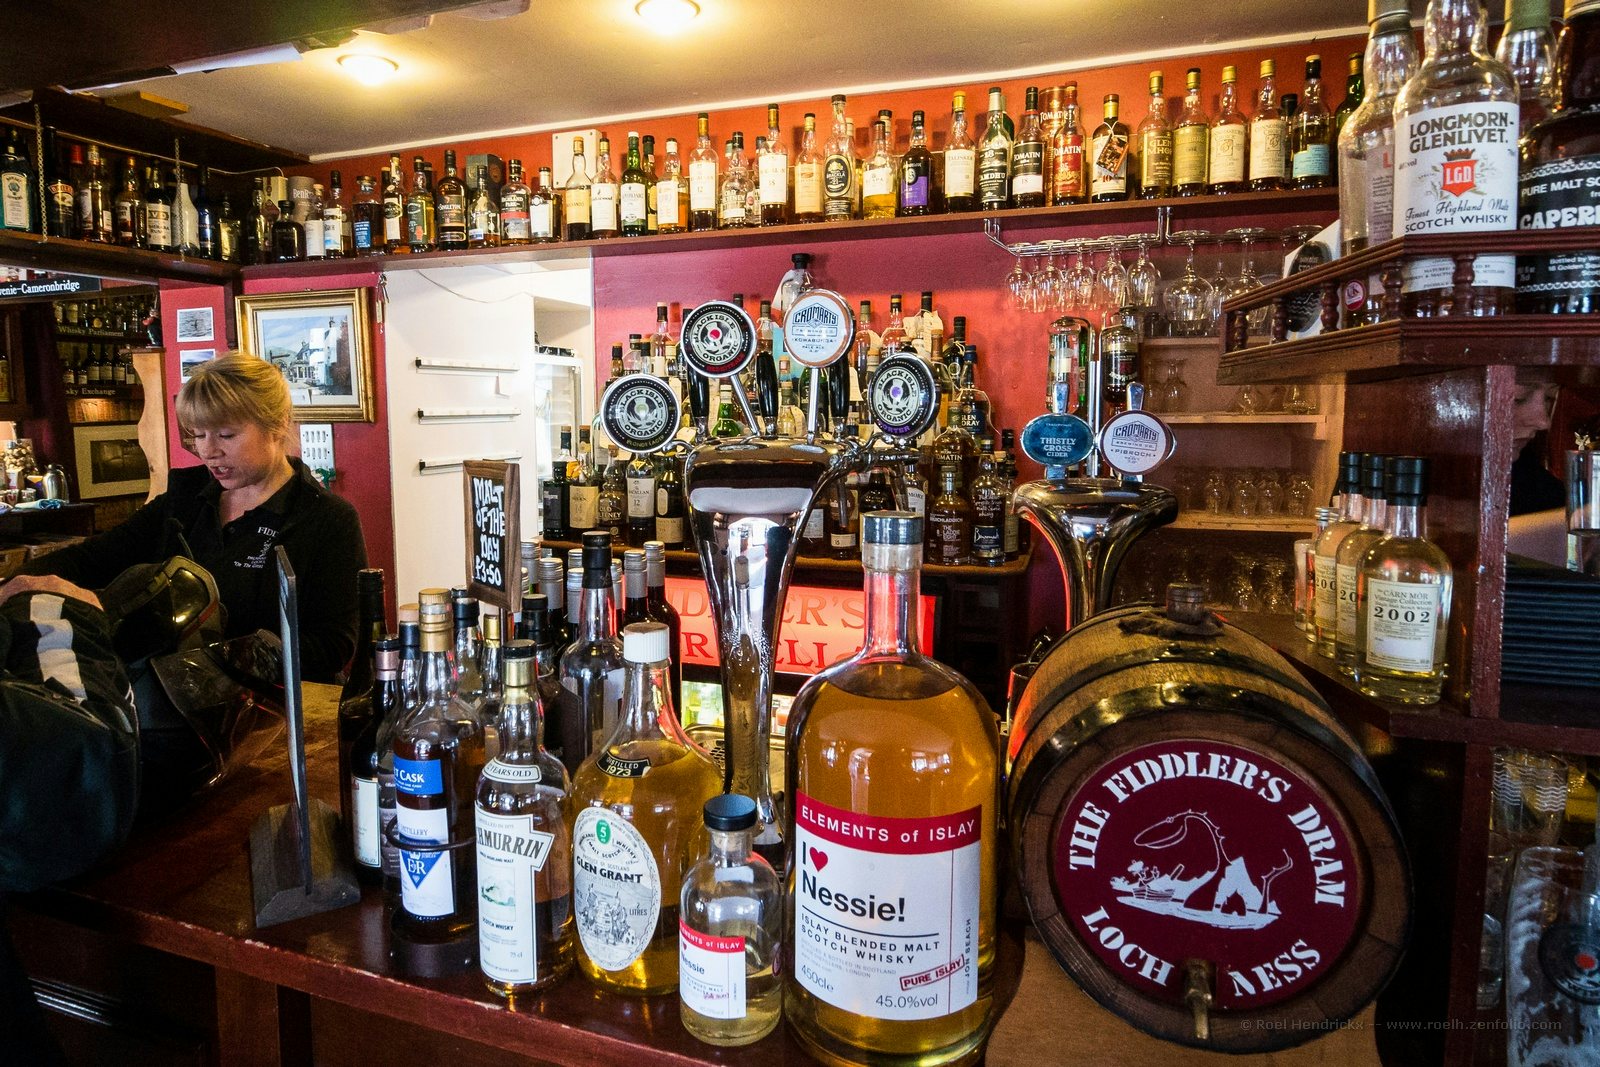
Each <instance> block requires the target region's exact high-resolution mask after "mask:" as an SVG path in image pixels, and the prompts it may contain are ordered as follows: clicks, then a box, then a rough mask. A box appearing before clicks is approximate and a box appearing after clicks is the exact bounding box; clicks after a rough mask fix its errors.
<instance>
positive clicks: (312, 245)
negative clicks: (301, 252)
mask: <svg viewBox="0 0 1600 1067" xmlns="http://www.w3.org/2000/svg"><path fill="white" fill-rule="evenodd" d="M178 185H179V187H180V188H182V189H184V190H187V189H188V187H187V186H186V185H184V184H183V182H182V181H180V182H179V183H178ZM190 210H192V208H190V206H189V205H184V206H183V210H181V211H179V212H177V213H176V214H175V215H174V218H173V229H174V232H176V230H177V228H178V224H177V218H178V216H180V215H181V216H183V217H185V218H187V216H188V213H189V211H190ZM322 210H323V208H322V183H321V182H316V183H314V184H313V185H312V186H311V196H310V198H309V199H308V200H306V204H305V212H306V217H305V220H304V221H303V222H301V223H300V228H301V230H303V231H304V232H305V235H306V258H307V259H323V258H325V257H326V256H327V254H328V246H327V244H326V242H325V240H324V238H323V234H324V232H325V228H324V226H323V219H322ZM178 252H179V253H180V254H181V255H192V254H193V253H194V249H192V248H190V247H185V245H184V244H181V243H180V244H179V246H178Z"/></svg>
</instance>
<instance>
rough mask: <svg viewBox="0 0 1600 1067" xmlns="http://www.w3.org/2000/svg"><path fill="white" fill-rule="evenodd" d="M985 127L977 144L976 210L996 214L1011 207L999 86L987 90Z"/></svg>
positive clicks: (1002, 95) (1009, 142)
mask: <svg viewBox="0 0 1600 1067" xmlns="http://www.w3.org/2000/svg"><path fill="white" fill-rule="evenodd" d="M987 118H988V125H987V126H986V127H985V128H984V131H983V137H982V138H981V139H980V140H979V141H978V207H980V208H982V209H983V210H984V211H995V210H998V209H1000V208H1005V207H1010V206H1011V147H1012V143H1013V142H1012V138H1011V133H1010V131H1009V130H1008V129H1007V126H1008V125H1009V122H1008V119H1007V117H1006V97H1005V93H1003V92H1001V90H1000V87H999V86H998V85H997V86H994V87H992V88H990V90H989V114H988V116H987Z"/></svg>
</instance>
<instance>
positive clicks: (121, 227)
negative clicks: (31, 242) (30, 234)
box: [0, 131, 238, 262]
mask: <svg viewBox="0 0 1600 1067" xmlns="http://www.w3.org/2000/svg"><path fill="white" fill-rule="evenodd" d="M12 137H13V140H14V139H15V137H16V134H15V131H13V133H12ZM14 147H15V146H14ZM19 158H20V159H21V162H20V163H12V164H11V167H12V168H13V169H12V171H11V173H13V174H15V173H18V171H19V170H20V172H21V173H22V174H23V175H24V179H23V180H24V184H26V185H27V186H28V190H29V191H28V193H27V195H28V197H29V199H28V202H27V204H26V211H27V219H26V220H25V221H26V223H27V224H26V225H24V226H21V227H15V226H10V227H8V228H9V229H19V228H20V229H26V230H31V229H33V228H34V224H33V219H34V207H33V199H32V197H33V193H32V191H31V190H32V184H31V183H32V180H33V179H32V176H31V175H30V174H29V173H28V170H27V168H28V161H27V159H26V158H25V157H19ZM4 181H5V178H4V176H3V175H0V183H3V182H4ZM7 189H8V191H7V193H6V195H7V196H8V197H9V196H10V195H11V193H12V192H14V191H16V187H15V186H10V187H7ZM8 203H10V201H9V200H8ZM8 210H10V211H11V212H13V213H14V212H16V211H17V210H18V209H17V208H16V206H15V205H12V206H11V207H10V208H9V209H8ZM112 212H113V213H114V214H115V215H116V220H117V244H119V245H122V246H124V247H126V248H134V247H137V246H139V244H140V243H141V240H142V235H141V234H140V232H139V225H140V222H141V221H142V219H141V218H140V213H139V164H138V162H137V161H136V160H135V159H134V158H133V157H132V156H129V157H128V158H127V160H126V161H125V162H124V163H123V166H122V190H121V191H120V192H119V193H117V198H116V200H115V201H113V202H112ZM12 218H15V214H13V215H12ZM234 262H238V260H235V261H234Z"/></svg>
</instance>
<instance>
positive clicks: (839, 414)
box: [828, 359, 850, 433]
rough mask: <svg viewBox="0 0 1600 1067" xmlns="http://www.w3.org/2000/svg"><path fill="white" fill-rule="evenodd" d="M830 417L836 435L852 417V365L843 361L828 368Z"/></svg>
mask: <svg viewBox="0 0 1600 1067" xmlns="http://www.w3.org/2000/svg"><path fill="white" fill-rule="evenodd" d="M828 416H829V418H831V419H832V420H833V425H834V427H835V433H837V432H838V427H841V426H843V425H844V420H845V419H847V418H849V416H850V365H849V364H848V363H847V362H845V361H844V360H842V359H841V360H838V361H837V362H835V363H834V364H833V366H831V367H829V368H828Z"/></svg>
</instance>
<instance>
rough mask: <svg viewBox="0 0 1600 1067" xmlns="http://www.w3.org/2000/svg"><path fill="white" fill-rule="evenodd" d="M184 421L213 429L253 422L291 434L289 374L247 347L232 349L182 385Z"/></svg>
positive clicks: (180, 419)
mask: <svg viewBox="0 0 1600 1067" xmlns="http://www.w3.org/2000/svg"><path fill="white" fill-rule="evenodd" d="M177 409H178V425H179V426H180V427H182V428H183V429H184V430H186V431H191V430H211V429H216V428H217V427H221V426H236V425H238V424H239V423H243V422H251V423H254V424H255V425H257V426H259V427H261V428H262V429H263V430H266V431H267V432H268V433H287V432H288V430H289V422H290V417H291V414H292V410H293V409H292V407H291V405H290V401H289V383H288V382H286V381H284V380H283V373H282V372H281V371H279V370H278V368H277V367H275V366H273V365H272V364H271V363H268V362H267V361H266V360H264V359H260V358H258V357H256V356H252V355H250V354H249V353H247V352H230V353H228V354H227V355H225V356H219V357H217V358H216V359H213V360H208V361H207V362H205V363H202V364H200V366H199V367H197V368H195V371H194V373H193V374H192V375H191V376H190V377H189V380H188V381H186V382H184V383H183V388H182V389H179V390H178V403H177Z"/></svg>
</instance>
